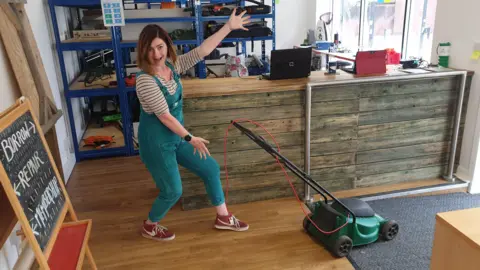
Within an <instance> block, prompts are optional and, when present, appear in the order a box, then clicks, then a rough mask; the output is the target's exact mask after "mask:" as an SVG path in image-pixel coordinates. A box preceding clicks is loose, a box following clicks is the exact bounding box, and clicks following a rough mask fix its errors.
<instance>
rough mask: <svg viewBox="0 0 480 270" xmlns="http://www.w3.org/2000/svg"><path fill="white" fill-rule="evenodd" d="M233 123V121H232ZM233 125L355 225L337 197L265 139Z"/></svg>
mask: <svg viewBox="0 0 480 270" xmlns="http://www.w3.org/2000/svg"><path fill="white" fill-rule="evenodd" d="M232 122H233V121H232ZM233 125H234V126H235V127H236V128H238V129H239V130H240V131H241V132H242V133H244V134H245V135H246V136H247V137H249V138H250V139H251V140H253V141H254V142H255V143H257V144H258V145H259V146H260V147H262V148H263V149H264V150H265V151H267V152H268V153H269V154H270V155H272V156H273V157H275V158H278V159H279V160H280V161H281V162H283V163H284V164H285V165H286V166H287V168H289V169H290V170H291V171H292V172H293V173H294V174H296V175H297V176H298V177H300V178H301V179H302V180H303V181H304V182H306V183H307V184H308V185H309V186H310V187H312V188H313V189H314V190H315V191H316V192H318V193H319V194H320V195H321V196H322V197H323V198H324V199H325V203H328V199H327V197H326V196H325V194H327V195H328V196H330V198H332V199H333V200H334V201H335V202H337V203H338V204H340V205H341V206H342V207H343V208H344V209H345V210H346V211H347V212H349V213H350V214H351V215H352V217H353V223H355V220H356V217H355V214H354V213H353V211H352V210H350V209H349V208H348V207H347V206H346V205H344V204H343V203H342V202H341V201H340V200H338V199H337V198H336V197H335V196H333V195H332V194H331V193H330V192H328V191H327V190H326V189H324V188H323V187H322V186H321V185H320V184H318V183H317V182H315V181H314V180H313V179H312V178H311V177H310V175H308V174H306V173H305V172H304V171H302V170H300V169H299V168H298V167H297V166H295V165H294V164H293V163H292V162H291V161H290V160H288V159H287V158H286V157H284V156H283V155H281V154H280V153H278V152H277V150H275V148H273V147H272V146H271V145H270V144H269V143H268V142H267V141H266V140H265V139H264V138H263V137H261V136H258V135H256V134H254V133H253V132H252V131H250V130H249V129H247V128H245V127H243V126H242V125H240V124H239V123H237V122H233Z"/></svg>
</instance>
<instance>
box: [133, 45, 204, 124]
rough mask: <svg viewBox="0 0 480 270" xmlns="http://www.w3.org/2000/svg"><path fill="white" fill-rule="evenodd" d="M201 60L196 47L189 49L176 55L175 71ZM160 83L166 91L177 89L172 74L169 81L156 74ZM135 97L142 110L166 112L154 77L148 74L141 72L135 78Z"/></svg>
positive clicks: (162, 97) (164, 100) (157, 112)
mask: <svg viewBox="0 0 480 270" xmlns="http://www.w3.org/2000/svg"><path fill="white" fill-rule="evenodd" d="M200 60H202V59H201V58H200V56H199V54H198V48H195V49H193V50H191V51H189V52H188V53H186V54H183V55H179V56H178V57H177V63H176V64H175V71H176V72H177V73H178V74H181V73H183V72H184V71H186V70H188V69H190V68H191V67H193V66H194V65H195V64H197V63H198V62H199V61H200ZM157 78H158V79H159V81H160V83H161V84H162V85H163V86H165V87H166V88H167V90H168V92H169V93H170V94H171V95H173V94H175V92H176V91H177V83H176V82H175V79H174V78H173V76H172V79H171V80H170V81H167V80H165V79H163V78H160V77H159V76H157ZM136 91H137V97H138V100H139V101H140V104H141V105H142V108H143V110H144V111H145V112H146V113H148V114H152V113H154V114H156V115H157V116H160V115H162V114H164V113H166V112H168V104H167V100H166V99H165V96H164V95H163V93H162V91H161V90H160V87H159V86H158V84H157V82H156V81H155V79H154V78H153V77H152V76H151V75H149V74H141V75H139V76H138V77H137V78H136Z"/></svg>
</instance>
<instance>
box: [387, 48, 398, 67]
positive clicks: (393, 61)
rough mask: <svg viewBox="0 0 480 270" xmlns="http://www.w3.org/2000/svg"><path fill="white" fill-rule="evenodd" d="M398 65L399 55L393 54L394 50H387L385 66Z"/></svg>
mask: <svg viewBox="0 0 480 270" xmlns="http://www.w3.org/2000/svg"><path fill="white" fill-rule="evenodd" d="M398 64H400V53H398V52H395V49H387V65H398Z"/></svg>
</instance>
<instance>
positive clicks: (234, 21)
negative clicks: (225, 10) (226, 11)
mask: <svg viewBox="0 0 480 270" xmlns="http://www.w3.org/2000/svg"><path fill="white" fill-rule="evenodd" d="M236 13H237V8H234V9H233V12H232V15H230V19H229V20H228V22H227V25H228V27H229V28H230V30H236V29H243V30H246V31H248V29H247V28H245V27H244V25H245V24H248V23H250V16H247V17H244V18H242V17H243V15H245V13H247V11H246V10H244V11H243V12H242V13H240V14H239V15H238V16H236V15H235V14H236Z"/></svg>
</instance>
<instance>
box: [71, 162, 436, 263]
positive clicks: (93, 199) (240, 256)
mask: <svg viewBox="0 0 480 270" xmlns="http://www.w3.org/2000/svg"><path fill="white" fill-rule="evenodd" d="M442 182H443V180H440V179H437V180H427V181H420V182H414V183H404V184H400V185H394V186H388V187H379V188H368V189H357V190H353V191H342V192H337V193H335V195H336V196H338V197H348V196H357V195H363V194H370V193H377V192H382V191H388V190H396V189H404V188H411V187H417V186H426V185H432V184H437V183H442ZM67 189H68V192H69V195H70V197H71V199H72V203H73V206H74V208H75V210H76V212H77V214H78V216H79V218H82V219H87V218H90V219H93V228H92V234H91V238H90V247H91V248H92V252H93V255H94V257H95V259H96V262H97V266H98V268H99V269H202V270H203V269H205V270H206V269H353V267H352V266H351V264H350V263H349V261H348V260H347V259H345V258H343V259H335V258H333V257H332V256H331V255H330V253H328V252H327V251H326V250H325V249H324V248H323V247H322V246H320V245H318V244H316V243H315V242H314V241H312V239H310V237H309V236H308V235H306V234H305V233H304V232H303V230H302V225H301V224H302V220H303V217H304V216H303V215H304V214H303V212H302V211H301V209H300V204H299V203H298V202H297V201H296V199H295V198H294V197H293V198H287V199H277V200H271V201H263V202H256V203H248V204H244V205H231V206H230V207H229V209H230V211H232V212H233V213H234V214H235V215H236V216H237V217H238V218H240V219H243V220H245V221H247V222H248V223H249V224H250V230H249V231H247V232H230V231H218V230H215V229H214V228H213V227H212V225H213V221H214V217H215V212H214V209H202V210H193V211H182V210H181V209H180V207H179V206H175V207H174V208H173V209H172V210H171V211H170V212H169V213H168V214H167V216H166V218H165V219H164V220H163V222H162V225H165V226H167V227H168V228H169V229H171V230H172V231H174V232H175V233H176V239H175V240H174V241H171V242H166V243H164V242H156V241H152V240H148V239H145V238H143V237H141V236H140V234H139V229H140V226H141V224H142V221H143V219H145V218H146V217H147V213H148V211H149V209H150V206H151V203H152V202H153V200H154V198H155V197H156V195H157V192H158V190H157V189H156V187H155V185H154V184H153V181H152V180H151V178H150V175H149V174H148V172H147V171H146V169H145V168H144V166H143V165H142V163H141V161H140V160H139V158H138V157H129V158H113V159H104V160H95V161H86V162H82V163H79V164H78V165H77V166H76V168H75V170H74V172H73V175H72V177H71V178H70V180H69V182H68V185H67ZM292 194H293V193H292Z"/></svg>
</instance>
